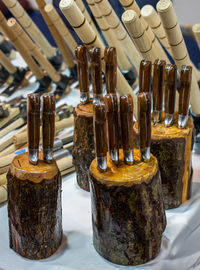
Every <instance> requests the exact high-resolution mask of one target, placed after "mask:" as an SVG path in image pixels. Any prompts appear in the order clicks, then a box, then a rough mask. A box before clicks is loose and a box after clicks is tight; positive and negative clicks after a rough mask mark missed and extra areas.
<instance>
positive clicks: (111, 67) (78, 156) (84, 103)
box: [73, 46, 117, 191]
mask: <svg viewBox="0 0 200 270" xmlns="http://www.w3.org/2000/svg"><path fill="white" fill-rule="evenodd" d="M75 56H76V60H77V71H78V72H77V73H78V80H79V87H80V104H79V105H78V106H77V107H76V108H75V113H74V148H73V163H74V166H75V168H76V176H77V183H78V185H79V186H80V187H81V188H82V189H84V190H87V191H89V174H88V171H89V167H90V164H91V162H92V160H93V159H94V157H95V153H94V152H95V151H94V131H93V103H94V102H96V101H99V100H100V99H101V98H102V96H103V91H102V71H101V70H102V64H101V61H102V60H101V50H100V49H99V48H96V47H94V48H92V49H90V50H89V56H90V67H91V80H92V92H93V99H91V98H90V93H89V70H88V69H89V67H88V56H87V49H86V47H84V46H78V47H77V48H76V50H75ZM104 62H105V69H106V73H105V77H106V90H107V93H111V92H116V74H117V55H116V49H115V48H113V47H110V48H109V47H106V48H105V51H104Z"/></svg>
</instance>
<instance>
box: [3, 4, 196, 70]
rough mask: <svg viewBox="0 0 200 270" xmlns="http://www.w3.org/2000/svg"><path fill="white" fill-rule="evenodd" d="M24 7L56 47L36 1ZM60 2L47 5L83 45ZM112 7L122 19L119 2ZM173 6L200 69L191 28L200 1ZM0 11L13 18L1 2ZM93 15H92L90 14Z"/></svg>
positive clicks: (194, 21) (194, 60)
mask: <svg viewBox="0 0 200 270" xmlns="http://www.w3.org/2000/svg"><path fill="white" fill-rule="evenodd" d="M18 1H19V2H20V3H21V4H22V5H23V7H24V8H25V9H26V10H27V11H28V13H29V15H30V16H31V18H32V19H33V20H34V21H35V23H36V24H37V25H38V26H39V28H40V30H41V31H42V32H43V33H44V34H45V36H46V37H47V39H48V40H49V41H50V42H51V44H52V45H55V43H54V40H53V38H52V37H51V34H50V32H49V30H48V28H47V26H46V24H45V23H44V21H43V18H42V16H41V14H40V12H39V11H38V10H37V5H36V3H35V0H18ZM59 2H60V0H46V3H53V5H54V6H55V7H56V9H57V11H58V12H59V14H60V15H61V17H62V18H63V20H64V21H65V23H66V24H67V25H68V27H69V29H70V30H71V31H72V32H73V35H74V36H75V37H76V39H77V41H79V43H81V41H80V40H79V39H78V37H77V36H76V34H75V33H74V31H73V30H72V29H71V26H70V25H69V24H68V23H67V21H66V19H65V18H64V17H63V15H62V13H61V11H60V9H59ZM83 2H84V3H85V6H86V7H87V9H88V11H89V13H90V10H89V8H88V5H87V3H86V1H85V0H83ZM109 2H110V3H111V5H112V6H113V7H114V9H115V11H116V13H117V14H118V16H119V18H121V15H122V13H123V8H122V6H121V4H120V3H119V1H118V0H109ZM157 2H158V0H137V4H138V5H139V6H140V8H142V7H143V6H144V5H147V4H148V5H153V6H154V7H156V4H157ZM173 4H174V7H175V10H176V14H177V17H178V21H179V23H180V25H181V28H182V32H183V36H184V39H185V42H186V45H187V48H188V51H189V54H190V57H191V60H192V61H193V63H194V64H195V65H196V66H197V67H198V68H199V69H200V53H199V49H198V47H197V44H196V42H195V41H194V37H193V36H192V33H191V30H190V27H191V26H192V25H194V24H195V23H200V13H199V10H200V1H199V0H190V1H188V0H173ZM0 9H1V10H2V11H3V13H4V14H5V15H6V16H7V18H9V17H10V16H12V15H11V14H10V13H9V11H8V10H7V9H6V7H5V5H4V4H3V3H2V2H0ZM90 14H91V13H90ZM91 16H92V14H91ZM97 28H98V26H97Z"/></svg>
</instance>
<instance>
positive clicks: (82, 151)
mask: <svg viewBox="0 0 200 270" xmlns="http://www.w3.org/2000/svg"><path fill="white" fill-rule="evenodd" d="M72 155H73V164H74V166H75V169H76V177H77V183H78V185H79V186H80V187H81V188H82V189H84V190H86V191H89V167H90V164H91V162H92V160H93V159H94V157H95V153H94V131H93V111H92V103H89V104H85V105H83V104H79V105H78V106H77V108H76V110H75V113H74V148H73V152H72Z"/></svg>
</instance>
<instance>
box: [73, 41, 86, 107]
mask: <svg viewBox="0 0 200 270" xmlns="http://www.w3.org/2000/svg"><path fill="white" fill-rule="evenodd" d="M75 57H76V60H77V72H78V81H79V88H80V92H81V94H82V93H83V95H81V97H82V96H84V97H85V99H86V100H83V101H86V102H88V101H89V70H88V58H87V49H86V47H85V46H82V45H80V46H77V47H76V49H75ZM81 102H82V100H81Z"/></svg>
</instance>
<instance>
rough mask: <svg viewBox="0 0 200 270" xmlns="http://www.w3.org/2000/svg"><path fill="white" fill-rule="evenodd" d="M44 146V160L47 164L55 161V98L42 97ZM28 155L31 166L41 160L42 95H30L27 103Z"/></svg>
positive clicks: (49, 95) (51, 95)
mask: <svg viewBox="0 0 200 270" xmlns="http://www.w3.org/2000/svg"><path fill="white" fill-rule="evenodd" d="M42 103H43V106H42V107H43V109H42V144H43V158H44V161H45V162H46V163H52V161H53V146H54V133H55V96H54V95H53V94H44V95H43V96H42ZM27 116H28V117H27V129H28V153H29V161H30V163H31V164H33V165H36V164H37V163H38V159H39V141H40V95H39V94H29V95H28V101H27Z"/></svg>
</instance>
